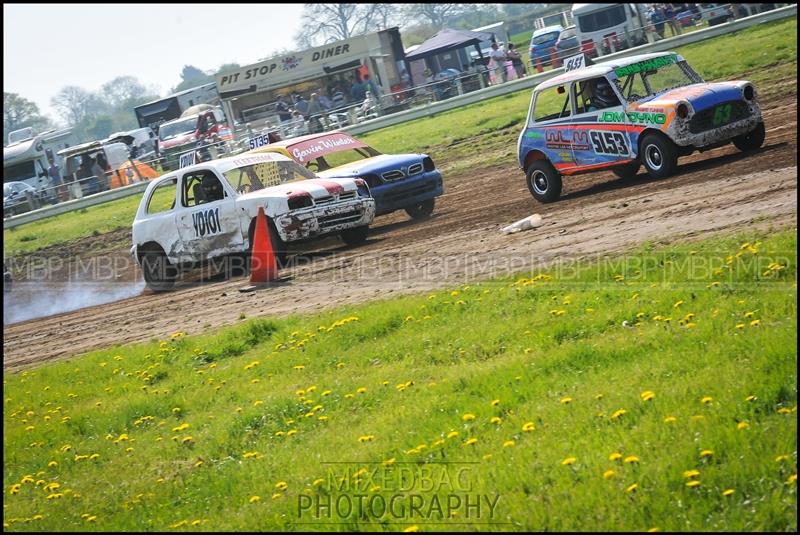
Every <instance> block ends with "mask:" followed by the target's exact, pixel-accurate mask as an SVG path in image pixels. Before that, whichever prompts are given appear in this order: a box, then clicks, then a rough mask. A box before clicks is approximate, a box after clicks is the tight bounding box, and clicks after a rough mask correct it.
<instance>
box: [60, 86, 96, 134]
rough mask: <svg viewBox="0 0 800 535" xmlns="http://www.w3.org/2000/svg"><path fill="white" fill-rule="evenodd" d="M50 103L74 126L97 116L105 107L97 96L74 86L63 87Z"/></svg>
mask: <svg viewBox="0 0 800 535" xmlns="http://www.w3.org/2000/svg"><path fill="white" fill-rule="evenodd" d="M50 102H51V104H52V105H53V107H54V108H56V110H58V113H59V114H60V115H61V116H62V117H63V118H64V119H65V120H66V121H67V123H68V124H70V125H73V126H74V125H77V124H78V123H80V122H81V121H83V120H84V119H86V118H87V117H89V116H91V115H95V114H97V113H98V112H99V111H101V110H102V109H103V107H104V106H103V104H102V99H100V98H99V97H98V95H97V94H95V93H92V92H91V91H87V90H86V89H83V88H82V87H77V86H74V85H68V86H65V87H63V88H62V89H61V91H59V92H58V93H56V96H54V97H53V98H52V99H50Z"/></svg>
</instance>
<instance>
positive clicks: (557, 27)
mask: <svg viewBox="0 0 800 535" xmlns="http://www.w3.org/2000/svg"><path fill="white" fill-rule="evenodd" d="M563 29H564V28H563V27H562V26H561V25H559V24H556V25H554V26H545V27H544V28H540V29H538V30H536V31H534V32H533V35H531V38H534V37H537V36H539V35H543V34H546V33H551V32H560V31H561V30H563Z"/></svg>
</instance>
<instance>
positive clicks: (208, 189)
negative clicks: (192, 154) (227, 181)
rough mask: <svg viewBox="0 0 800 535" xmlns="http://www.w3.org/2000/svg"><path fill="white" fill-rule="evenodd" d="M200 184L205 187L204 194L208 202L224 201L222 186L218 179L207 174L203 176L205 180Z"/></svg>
mask: <svg viewBox="0 0 800 535" xmlns="http://www.w3.org/2000/svg"><path fill="white" fill-rule="evenodd" d="M200 184H201V185H202V187H203V193H204V194H205V197H206V199H207V200H208V201H216V200H220V199H222V197H223V194H222V184H220V183H219V180H217V177H215V176H214V175H212V174H207V175H205V176H203V180H202V181H201V182H200Z"/></svg>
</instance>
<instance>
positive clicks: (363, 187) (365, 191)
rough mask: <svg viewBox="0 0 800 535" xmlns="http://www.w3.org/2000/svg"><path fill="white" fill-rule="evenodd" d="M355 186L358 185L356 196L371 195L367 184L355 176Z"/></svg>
mask: <svg viewBox="0 0 800 535" xmlns="http://www.w3.org/2000/svg"><path fill="white" fill-rule="evenodd" d="M355 182H356V186H357V187H358V196H359V197H371V196H372V195H371V194H370V192H369V186H367V182H366V181H365V180H364V179H361V178H357V179H356V180H355Z"/></svg>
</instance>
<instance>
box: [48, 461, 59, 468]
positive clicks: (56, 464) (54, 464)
mask: <svg viewBox="0 0 800 535" xmlns="http://www.w3.org/2000/svg"><path fill="white" fill-rule="evenodd" d="M47 466H48V467H50V468H55V467H56V466H58V462H56V461H50V462H49V463H47Z"/></svg>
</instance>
